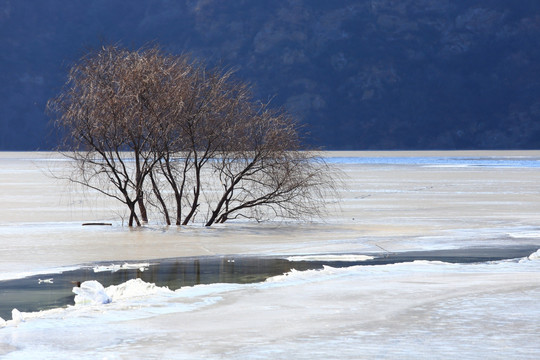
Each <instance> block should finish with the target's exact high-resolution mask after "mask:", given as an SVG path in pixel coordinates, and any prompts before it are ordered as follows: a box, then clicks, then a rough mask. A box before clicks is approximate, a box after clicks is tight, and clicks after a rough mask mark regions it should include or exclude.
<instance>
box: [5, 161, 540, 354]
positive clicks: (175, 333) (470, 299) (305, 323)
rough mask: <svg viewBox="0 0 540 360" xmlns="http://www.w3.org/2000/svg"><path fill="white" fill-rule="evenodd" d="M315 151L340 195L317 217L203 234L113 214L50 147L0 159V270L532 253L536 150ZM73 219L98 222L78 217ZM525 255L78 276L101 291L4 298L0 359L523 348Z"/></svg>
mask: <svg viewBox="0 0 540 360" xmlns="http://www.w3.org/2000/svg"><path fill="white" fill-rule="evenodd" d="M328 156H329V161H330V162H331V163H334V164H335V166H337V167H338V168H339V170H340V171H341V174H342V177H343V182H344V184H345V185H346V186H344V187H342V188H341V191H340V192H341V193H340V195H341V198H342V201H341V203H340V205H339V206H335V207H334V208H331V210H330V212H329V214H328V216H327V217H326V218H325V219H323V220H315V221H313V222H309V223H297V222H284V223H266V224H252V223H248V222H236V223H235V222H231V223H229V224H224V225H219V226H215V227H212V228H209V229H206V228H203V227H202V226H198V225H192V226H188V227H182V228H176V227H165V226H162V225H161V224H157V223H153V224H150V225H149V226H147V227H145V228H143V229H132V230H130V229H127V228H126V227H123V226H121V225H122V216H125V213H124V210H123V209H122V208H121V207H119V206H118V205H117V204H116V203H115V202H113V201H111V200H110V199H106V198H103V197H101V196H100V195H99V194H97V193H94V192H91V191H88V190H83V189H80V188H77V187H74V186H71V185H68V184H66V183H65V182H63V181H62V180H58V179H55V178H53V177H50V176H48V173H49V172H54V173H57V172H58V171H62V170H63V169H65V168H66V166H67V165H68V164H69V162H66V161H64V160H63V159H61V158H59V157H58V155H56V154H35V153H26V154H21V153H3V154H0V201H1V202H2V204H3V206H2V207H1V208H0V250H1V251H2V257H1V258H0V274H1V275H0V279H8V278H16V277H21V276H27V275H28V274H42V273H43V274H45V273H50V270H54V271H57V272H60V271H62V269H67V268H70V267H74V266H75V267H76V266H80V265H81V264H91V263H92V262H97V261H101V262H102V264H104V263H105V264H106V263H107V262H110V264H111V265H110V266H108V265H107V267H106V268H97V267H96V269H97V270H105V271H114V270H115V269H116V268H118V267H121V266H124V264H126V263H127V264H129V266H139V265H140V267H142V268H143V269H144V268H145V266H144V264H148V263H152V260H153V259H159V258H170V257H180V256H201V255H203V256H204V255H226V254H245V255H246V254H251V255H255V254H260V255H279V256H284V257H296V256H307V257H316V256H320V255H321V254H324V256H331V257H333V258H334V257H336V256H338V257H339V256H341V257H342V258H343V259H346V257H347V256H348V255H349V254H365V255H366V256H369V255H370V254H372V253H379V254H380V253H381V252H383V253H384V252H388V253H396V252H402V251H412V250H436V249H463V248H470V247H475V248H478V247H501V248H504V247H514V246H521V245H527V246H532V247H536V246H538V248H540V235H539V234H540V226H539V221H540V220H539V216H538V209H539V208H540V195H539V194H540V186H539V184H540V168H539V167H538V161H539V159H540V152H536V151H533V152H459V153H458V152H433V153H431V152H430V153H423V152H414V153H402V152H389V153H379V152H366V153H340V152H336V153H331V154H328ZM374 159H375V160H374ZM377 159H379V160H377ZM380 159H389V160H382V161H381V160H380ZM84 222H111V223H113V226H107V227H82V226H81V224H82V223H84ZM538 258H539V252H538V251H537V252H534V253H531V254H530V255H529V256H528V257H524V258H521V259H516V260H507V261H496V262H489V263H477V264H468V265H463V264H448V263H443V262H434V261H416V262H412V263H402V264H393V265H378V266H353V267H348V268H344V269H336V268H332V267H325V268H324V269H323V270H312V271H304V272H302V271H291V272H289V273H287V274H284V275H280V276H276V277H273V278H271V279H269V280H268V281H266V282H264V283H258V284H212V285H199V286H194V287H188V288H182V289H179V290H177V291H171V290H169V289H166V288H161V287H156V286H155V285H153V284H148V283H144V282H142V281H141V280H133V281H128V282H126V283H123V284H118V285H116V286H111V287H107V288H104V289H101V288H99V286H98V285H97V284H94V285H92V286H90V287H85V288H87V289H88V290H91V289H92V290H93V291H94V293H93V295H96V294H97V295H96V296H98V297H100V296H101V299H106V298H105V297H104V296H107V297H108V298H109V299H110V302H109V303H106V304H103V302H106V301H101V303H99V302H98V303H97V304H92V301H82V302H78V303H77V304H76V305H75V306H71V307H68V308H65V309H53V310H47V311H43V312H39V313H20V312H18V311H16V310H14V311H13V314H12V319H4V320H3V321H2V320H0V327H2V328H0V356H2V357H3V358H6V359H32V358H35V359H42V358H53V359H54V358H80V359H96V358H98V359H99V358H108V359H126V358H177V359H224V358H231V359H239V358H241V359H327V358H340V359H362V358H365V359H372V358H381V359H384V358H388V359H395V358H400V359H419V358H426V359H428V358H429V359H433V358H440V359H448V358H461V359H477V358H490V359H510V358H519V359H537V358H539V357H540V349H539V347H538V333H540V325H539V323H538V318H539V316H540V305H539V302H538V298H539V297H540V261H539V260H538ZM327 260H328V259H327ZM323 261H324V260H323ZM328 261H330V260H328ZM126 266H128V265H126ZM43 279H45V277H44V278H43ZM0 286H1V285H0ZM74 295H75V294H74ZM78 295H79V294H77V296H78ZM93 295H92V294H90V298H92V296H93ZM0 296H1V289H0ZM83 303H84V304H83Z"/></svg>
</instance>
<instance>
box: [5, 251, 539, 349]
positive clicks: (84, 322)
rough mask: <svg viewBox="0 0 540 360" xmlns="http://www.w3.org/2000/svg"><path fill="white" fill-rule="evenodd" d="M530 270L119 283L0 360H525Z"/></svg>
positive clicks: (429, 267)
mask: <svg viewBox="0 0 540 360" xmlns="http://www.w3.org/2000/svg"><path fill="white" fill-rule="evenodd" d="M531 259H533V260H531ZM539 271H540V261H538V260H537V258H536V257H535V256H530V257H528V258H523V259H518V260H512V261H499V262H492V263H488V264H470V265H459V264H447V263H442V262H428V261H417V262H413V263H402V264H394V265H384V266H354V267H349V268H339V269H337V268H331V267H326V268H324V269H323V270H311V271H304V272H299V271H292V272H290V273H287V274H284V275H282V276H276V277H273V278H270V279H269V280H268V281H266V282H264V283H259V284H249V285H240V284H213V285H199V286H194V287H189V288H182V289H180V290H177V291H175V292H173V291H170V290H168V289H166V288H159V287H155V286H154V285H152V284H147V283H144V282H142V281H141V280H130V281H129V282H127V283H124V284H122V285H120V286H111V287H109V288H107V289H104V291H105V292H106V293H107V295H108V296H109V297H110V299H111V301H110V303H107V304H99V305H98V304H91V303H86V304H85V305H80V304H77V305H75V306H72V307H70V308H68V309H61V310H58V309H57V310H50V311H44V312H41V313H32V314H21V316H20V317H19V319H18V321H17V323H15V322H13V323H11V322H10V324H9V326H7V327H5V328H3V329H1V330H0V344H4V345H3V348H6V349H17V350H16V351H13V352H6V354H5V356H6V358H7V359H22V358H25V359H31V358H39V357H40V356H43V355H44V354H48V355H51V357H54V356H56V355H59V354H61V356H63V357H69V358H75V357H77V358H79V359H95V358H105V357H107V358H112V359H114V358H126V357H127V358H140V355H141V351H144V354H145V356H150V357H161V356H163V357H168V358H207V359H219V358H223V357H226V358H282V357H287V358H295V359H308V358H331V357H335V356H339V357H340V358H342V359H359V358H360V359H362V358H365V359H368V358H373V357H382V358H396V357H400V358H409V359H413V358H423V357H430V358H433V357H432V356H435V358H449V357H450V358H456V357H459V358H465V359H467V358H469V359H473V358H477V356H478V354H479V353H481V354H489V356H488V357H489V358H491V359H506V358H509V357H510V358H512V357H514V358H515V357H519V358H520V359H527V358H530V359H533V358H535V357H537V356H538V355H539V354H540V350H539V349H538V348H537V346H536V342H535V341H533V340H534V339H535V338H536V336H537V333H538V331H539V330H540V325H538V323H537V321H536V319H537V318H538V315H540V305H538V303H537V301H535V296H538V295H540V277H538V273H539ZM471 329H475V330H476V331H474V332H471V331H470V330H471ZM63 338H64V339H66V340H69V341H61V340H60V339H63ZM0 349H2V346H0ZM434 354H435V355H434ZM518 355H519V356H518Z"/></svg>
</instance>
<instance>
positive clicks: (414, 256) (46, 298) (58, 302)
mask: <svg viewBox="0 0 540 360" xmlns="http://www.w3.org/2000/svg"><path fill="white" fill-rule="evenodd" d="M536 250H537V248H535V247H518V248H474V249H461V250H439V251H416V252H403V253H384V254H383V253H381V254H370V255H372V256H375V258H374V259H371V260H366V261H352V262H351V261H347V262H345V261H288V260H287V259H285V258H278V257H249V256H215V257H197V258H174V259H160V260H149V261H147V262H148V263H150V265H149V266H147V267H145V268H144V270H141V269H120V270H118V271H114V272H112V271H102V272H95V271H94V268H95V267H97V266H108V265H111V263H110V262H107V263H95V264H87V265H83V266H82V267H81V268H79V269H77V270H73V271H66V272H63V273H61V274H41V275H36V276H31V277H27V278H23V279H15V280H8V281H0V317H2V318H4V319H5V320H7V319H11V310H12V309H14V308H16V309H18V310H19V311H22V312H31V311H39V310H46V309H52V308H57V307H63V306H67V305H72V304H74V302H73V301H74V294H73V292H72V289H73V287H74V286H76V284H77V282H84V281H87V280H97V281H99V282H100V283H101V284H103V286H104V287H107V286H110V285H118V284H121V283H123V282H126V281H128V280H131V279H137V278H140V279H142V280H144V281H145V282H148V283H155V284H156V285H158V286H168V287H169V288H170V289H172V290H176V289H179V288H181V287H183V286H193V285H197V284H212V283H255V282H262V281H264V280H265V279H267V278H269V277H271V276H276V275H281V274H283V273H286V272H289V271H291V270H292V269H296V270H299V271H302V270H310V269H321V268H322V267H323V266H324V265H326V266H332V267H348V266H356V265H386V264H394V263H400V262H408V261H415V260H429V261H444V262H452V263H475V262H486V261H494V260H503V259H513V258H521V257H526V256H528V255H530V254H531V253H533V252H534V251H536ZM126 262H127V263H141V261H119V262H114V264H117V265H122V264H124V263H126ZM51 279H52V280H51Z"/></svg>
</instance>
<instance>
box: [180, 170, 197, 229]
mask: <svg viewBox="0 0 540 360" xmlns="http://www.w3.org/2000/svg"><path fill="white" fill-rule="evenodd" d="M200 192H201V169H200V167H199V166H198V165H196V167H195V188H194V189H193V202H192V204H191V210H190V212H189V214H188V215H187V216H186V218H185V219H184V222H183V223H182V225H187V224H189V221H190V220H191V218H192V217H193V214H195V210H197V208H198V207H199V195H200Z"/></svg>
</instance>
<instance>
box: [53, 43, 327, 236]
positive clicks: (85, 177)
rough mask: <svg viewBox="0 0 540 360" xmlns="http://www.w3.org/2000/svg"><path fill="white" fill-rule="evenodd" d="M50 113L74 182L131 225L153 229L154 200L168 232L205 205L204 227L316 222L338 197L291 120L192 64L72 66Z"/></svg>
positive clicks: (141, 58)
mask: <svg viewBox="0 0 540 360" xmlns="http://www.w3.org/2000/svg"><path fill="white" fill-rule="evenodd" d="M49 109H50V110H51V111H52V112H53V113H55V114H57V115H58V118H57V119H56V125H57V126H58V128H60V129H62V130H63V131H64V134H65V137H64V142H63V144H62V148H63V149H64V150H66V151H65V154H66V156H68V157H70V158H71V159H73V160H74V164H76V169H75V171H74V172H73V174H72V176H71V177H70V179H71V180H72V181H74V182H77V183H80V184H82V185H85V186H88V187H90V188H93V189H95V190H97V191H100V192H102V193H103V194H106V195H107V196H110V197H113V198H115V199H118V200H119V201H121V202H122V203H124V204H125V205H126V206H127V207H128V209H129V214H130V217H129V223H128V224H129V226H133V225H134V224H136V225H138V226H140V225H141V224H142V223H145V222H147V221H148V218H149V212H148V210H147V204H148V205H151V209H157V210H158V212H159V213H161V214H162V215H163V217H164V220H165V223H166V224H168V225H170V224H171V223H172V218H173V217H172V216H171V214H174V222H175V223H176V225H180V224H183V225H186V224H188V223H190V222H193V221H194V220H195V218H196V214H197V213H198V212H199V209H200V208H201V206H202V207H204V208H205V209H206V211H207V217H206V218H205V219H204V223H205V224H206V226H211V225H213V224H214V223H216V222H217V223H223V222H225V221H227V220H229V219H235V218H239V217H245V218H250V219H255V220H258V221H260V220H262V219H264V218H267V217H269V216H272V215H273V216H278V217H293V218H300V217H304V216H313V215H317V214H318V213H319V211H320V210H321V209H323V206H322V205H324V204H323V203H324V198H325V197H324V194H325V192H327V191H332V189H333V184H334V182H333V179H332V177H331V176H330V175H329V174H330V172H329V171H328V167H327V165H326V164H325V163H324V161H322V160H321V159H320V158H318V157H317V156H316V154H315V153H313V152H309V151H303V150H302V145H301V141H300V139H299V135H298V128H297V126H296V124H295V123H294V121H293V120H292V118H291V117H290V116H289V115H287V114H286V113H285V112H283V111H273V110H271V109H270V108H269V106H268V104H260V103H258V102H257V101H255V100H254V99H253V98H252V96H251V92H250V88H249V86H248V85H247V84H245V83H243V82H241V81H238V80H237V79H235V78H234V74H233V72H232V71H226V70H223V69H222V68H220V67H217V68H214V69H208V68H207V67H206V65H205V64H204V63H202V62H198V61H194V60H192V59H190V58H189V57H188V56H172V55H166V54H163V53H162V52H161V51H160V50H159V49H157V48H149V49H140V50H137V51H129V50H125V49H121V48H118V47H115V46H108V47H103V48H102V49H100V50H99V51H96V52H92V53H90V54H88V55H87V56H85V57H83V58H82V59H81V60H80V61H79V62H77V63H76V64H75V65H74V66H73V68H72V69H71V71H70V74H69V78H68V81H67V83H66V85H65V87H64V89H63V91H62V92H61V93H60V94H59V95H58V96H57V97H56V98H54V99H51V100H50V101H49ZM203 174H204V175H203ZM203 177H204V180H205V181H203ZM205 184H206V185H205ZM208 184H210V185H208ZM205 186H208V187H209V188H205ZM212 186H213V188H211V187H212ZM216 186H217V189H216ZM171 209H174V211H171ZM197 217H198V215H197Z"/></svg>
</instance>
